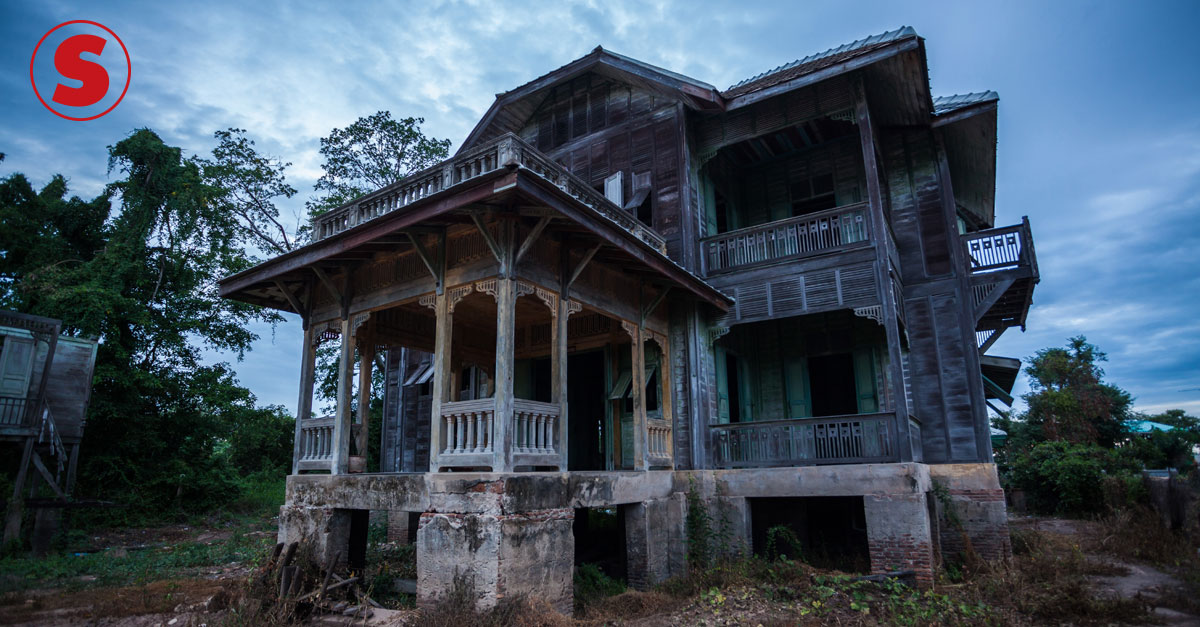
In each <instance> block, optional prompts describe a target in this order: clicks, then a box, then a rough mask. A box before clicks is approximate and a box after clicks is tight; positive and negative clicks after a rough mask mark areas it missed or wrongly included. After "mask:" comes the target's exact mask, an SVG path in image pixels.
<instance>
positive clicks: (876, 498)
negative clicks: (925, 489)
mask: <svg viewBox="0 0 1200 627" xmlns="http://www.w3.org/2000/svg"><path fill="white" fill-rule="evenodd" d="M925 499H926V495H925V494H923V493H917V494H912V493H905V494H869V495H867V496H864V497H863V507H864V510H865V512H866V518H867V546H868V549H869V551H870V555H871V572H872V573H876V574H878V573H887V572H892V571H897V570H911V571H913V572H915V573H916V577H917V583H918V584H919V585H920V586H922V587H928V586H932V585H933V563H934V562H933V559H934V556H933V533H932V528H931V526H930V520H929V509H928V506H927V502H926V500H925Z"/></svg>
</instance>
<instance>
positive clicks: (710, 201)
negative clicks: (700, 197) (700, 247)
mask: <svg viewBox="0 0 1200 627" xmlns="http://www.w3.org/2000/svg"><path fill="white" fill-rule="evenodd" d="M702 185H703V186H704V226H705V232H704V234H705V235H707V236H710V237H711V236H713V235H716V234H717V195H716V191H715V189H714V188H713V182H712V179H711V178H709V177H708V176H707V175H706V176H705V177H704V178H703V179H702Z"/></svg>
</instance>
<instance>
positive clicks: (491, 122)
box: [458, 46, 723, 152]
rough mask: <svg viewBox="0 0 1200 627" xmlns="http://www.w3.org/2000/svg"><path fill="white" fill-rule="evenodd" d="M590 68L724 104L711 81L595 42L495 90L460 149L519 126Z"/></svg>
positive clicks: (688, 98) (701, 104) (703, 102)
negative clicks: (562, 61) (548, 68)
mask: <svg viewBox="0 0 1200 627" xmlns="http://www.w3.org/2000/svg"><path fill="white" fill-rule="evenodd" d="M587 72H596V73H598V74H602V75H604V76H608V77H611V78H616V79H619V80H625V81H627V82H631V83H634V84H638V85H642V86H646V87H650V88H653V89H654V90H655V91H659V92H661V93H667V94H670V95H672V96H675V97H677V98H679V99H681V100H683V101H684V102H685V103H687V104H688V105H689V106H691V107H693V108H697V109H720V108H722V104H723V103H722V101H721V94H720V92H719V91H717V88H716V87H713V86H712V85H709V84H708V83H705V82H703V81H698V80H696V79H694V78H691V77H689V76H685V75H683V74H679V73H678V72H672V71H670V70H665V69H663V68H660V67H658V66H655V65H651V64H649V63H646V62H644V61H639V60H637V59H634V58H632V57H627V56H625V55H622V54H617V53H615V52H612V51H611V50H605V49H604V48H603V47H601V46H596V47H595V48H594V49H593V50H592V51H591V52H589V53H588V54H586V55H584V56H582V57H579V58H578V59H575V60H574V61H572V62H570V63H568V64H566V65H564V66H562V67H560V68H558V69H555V70H552V71H550V72H547V73H546V74H543V75H541V76H539V77H537V78H535V79H533V80H532V81H529V82H528V83H525V84H524V85H521V86H520V87H517V88H516V89H511V90H509V91H506V92H502V93H499V94H496V100H495V101H494V102H493V103H492V106H491V107H489V108H488V110H487V113H485V114H484V115H483V117H482V118H480V120H479V123H478V124H476V125H475V128H474V129H472V130H471V132H470V134H468V135H467V138H466V140H465V141H463V145H462V147H461V148H459V149H458V152H462V151H464V150H468V149H469V148H471V147H472V146H474V145H477V144H478V143H479V142H481V141H486V140H488V139H490V138H492V137H494V136H497V135H501V134H503V133H508V132H515V131H517V130H519V128H520V127H521V125H523V124H524V123H525V121H526V120H527V119H528V116H530V115H532V114H533V112H534V110H536V109H537V106H538V105H539V104H541V102H542V100H543V99H544V98H545V96H546V94H548V93H549V92H550V90H551V89H552V88H553V87H554V86H556V85H559V84H561V83H562V82H564V81H567V80H570V79H572V78H575V77H577V76H580V75H583V74H585V73H587Z"/></svg>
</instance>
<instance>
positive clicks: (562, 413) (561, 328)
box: [550, 293, 571, 470]
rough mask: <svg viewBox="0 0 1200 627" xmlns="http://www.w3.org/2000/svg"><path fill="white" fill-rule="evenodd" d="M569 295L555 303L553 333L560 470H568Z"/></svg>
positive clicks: (552, 367) (552, 383)
mask: <svg viewBox="0 0 1200 627" xmlns="http://www.w3.org/2000/svg"><path fill="white" fill-rule="evenodd" d="M568 304H569V303H568V302H567V295H566V293H563V294H560V295H559V297H558V302H557V303H555V311H554V319H553V320H551V322H550V325H551V329H550V330H551V331H552V332H553V337H554V350H553V351H552V352H551V357H550V359H551V363H550V390H551V399H550V400H551V402H553V403H554V404H556V405H558V443H557V448H558V459H559V462H558V463H559V470H567V469H568V468H570V466H568V465H567V326H568V325H567V322H568V320H569V318H570V315H571V312H570V311H569V310H568V309H567V305H568Z"/></svg>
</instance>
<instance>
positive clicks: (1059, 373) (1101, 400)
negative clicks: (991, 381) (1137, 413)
mask: <svg viewBox="0 0 1200 627" xmlns="http://www.w3.org/2000/svg"><path fill="white" fill-rule="evenodd" d="M1106 360H1107V356H1106V355H1105V354H1104V353H1103V352H1101V351H1100V350H1099V349H1098V348H1096V347H1095V346H1093V345H1092V344H1089V343H1088V341H1087V338H1085V337H1084V336H1082V335H1080V336H1077V337H1073V338H1071V339H1070V340H1068V342H1067V346H1066V348H1046V349H1042V350H1040V351H1038V352H1037V354H1036V355H1035V356H1034V357H1033V359H1032V360H1031V362H1030V364H1029V366H1027V367H1026V368H1025V373H1026V374H1028V375H1029V377H1030V388H1031V391H1030V392H1029V393H1028V394H1026V395H1025V396H1024V397H1023V398H1024V399H1025V402H1026V403H1027V404H1028V406H1029V409H1028V410H1027V411H1026V412H1025V415H1024V416H1023V418H1024V423H1025V427H1026V428H1027V429H1029V433H1028V434H1026V437H1027V438H1028V439H1030V440H1032V441H1041V440H1065V441H1067V442H1072V443H1076V444H1088V443H1090V444H1098V445H1100V446H1102V447H1104V448H1112V447H1113V446H1115V445H1116V443H1117V442H1120V441H1122V440H1123V439H1124V437H1125V433H1126V427H1125V422H1126V420H1127V419H1128V418H1129V416H1130V405H1131V404H1132V403H1133V398H1132V397H1131V396H1130V395H1129V393H1128V392H1126V391H1125V390H1122V389H1121V388H1119V387H1117V386H1115V385H1110V384H1108V383H1104V382H1103V381H1102V378H1103V376H1104V371H1103V370H1102V369H1101V368H1100V367H1099V366H1098V365H1097V363H1098V362H1101V361H1106ZM1018 437H1020V436H1018Z"/></svg>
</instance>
